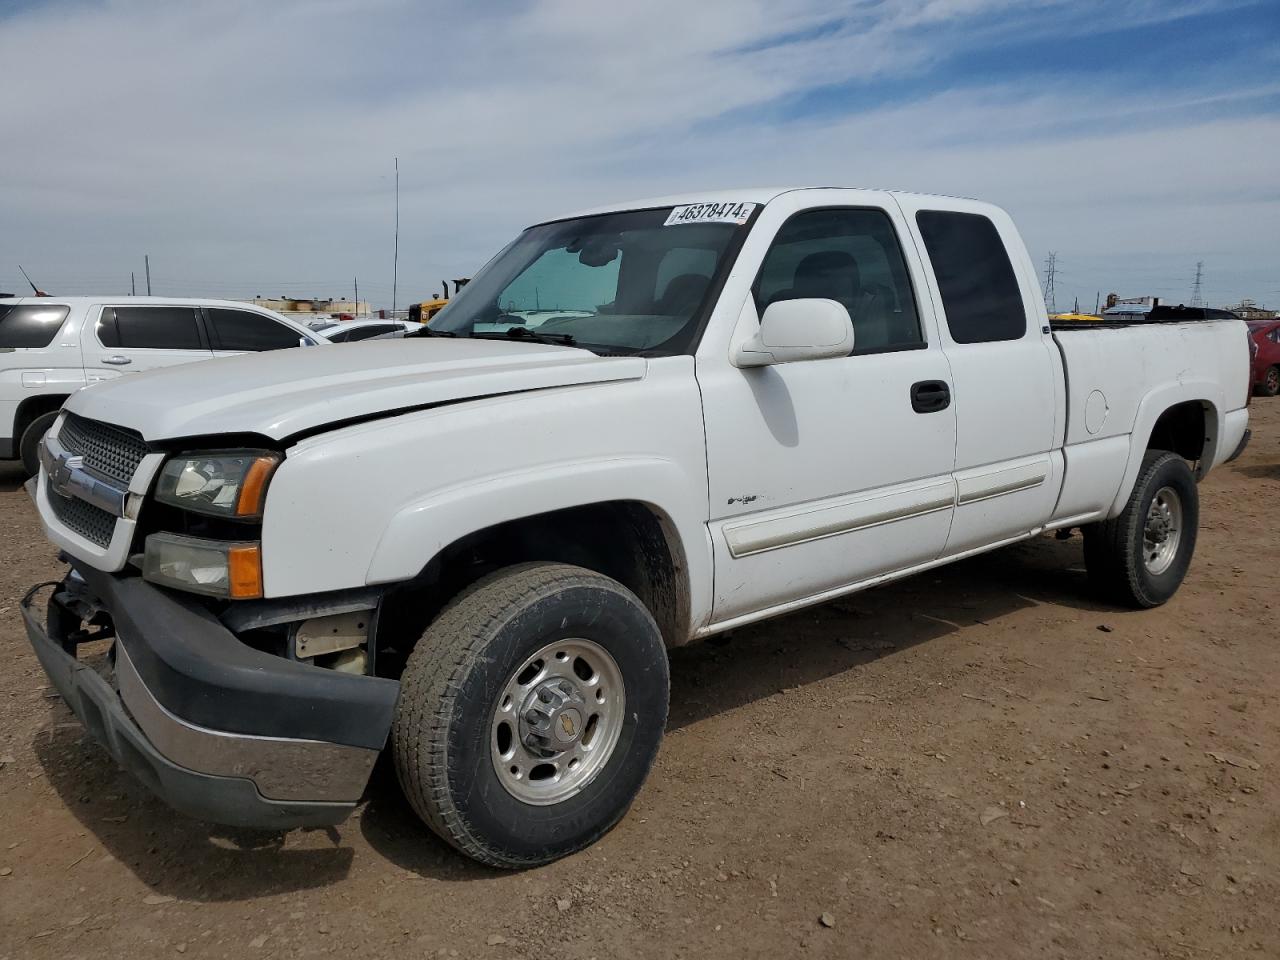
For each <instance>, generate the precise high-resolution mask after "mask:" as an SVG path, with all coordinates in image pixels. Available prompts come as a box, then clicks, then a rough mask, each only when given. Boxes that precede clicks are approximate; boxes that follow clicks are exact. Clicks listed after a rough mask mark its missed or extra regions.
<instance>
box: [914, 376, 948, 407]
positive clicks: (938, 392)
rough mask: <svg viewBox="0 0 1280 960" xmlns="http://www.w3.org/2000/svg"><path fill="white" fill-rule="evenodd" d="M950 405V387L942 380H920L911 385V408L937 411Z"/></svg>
mask: <svg viewBox="0 0 1280 960" xmlns="http://www.w3.org/2000/svg"><path fill="white" fill-rule="evenodd" d="M949 406H951V388H950V387H948V386H947V385H946V383H945V382H944V381H942V380H921V381H920V382H919V383H913V384H912V385H911V409H912V410H914V411H915V412H916V413H937V412H938V411H939V410H945V409H947V407H949Z"/></svg>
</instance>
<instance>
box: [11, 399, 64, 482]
mask: <svg viewBox="0 0 1280 960" xmlns="http://www.w3.org/2000/svg"><path fill="white" fill-rule="evenodd" d="M58 413H59V411H57V410H53V411H50V412H49V413H42V414H40V416H38V417H36V418H35V419H34V420H32V421H31V422H30V423H29V424H27V429H25V430H23V431H22V439H21V440H19V441H18V453H19V456H21V457H22V469H23V470H24V471H25V472H26V475H27V476H28V477H34V476H35V475H36V474H37V473H39V472H40V441H41V440H43V439H44V435H45V434H46V433H48V432H49V428H50V427H52V426H53V422H54V421H55V420H57V419H58Z"/></svg>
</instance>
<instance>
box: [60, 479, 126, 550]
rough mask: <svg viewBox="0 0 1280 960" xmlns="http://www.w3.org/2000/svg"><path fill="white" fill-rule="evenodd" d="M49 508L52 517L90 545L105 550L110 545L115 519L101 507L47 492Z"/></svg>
mask: <svg viewBox="0 0 1280 960" xmlns="http://www.w3.org/2000/svg"><path fill="white" fill-rule="evenodd" d="M49 506H50V507H52V508H53V515H54V516H55V517H57V518H58V522H59V523H61V524H62V525H63V526H64V527H67V528H68V529H70V530H73V531H75V532H76V533H78V534H80V536H82V537H84V538H85V539H86V540H88V541H89V542H90V543H96V544H97V545H98V546H100V547H102V548H103V549H106V548H107V547H108V546H110V545H111V535H112V534H113V533H114V532H115V529H116V518H115V517H113V516H112V515H111V514H109V513H107V511H105V510H103V509H102V508H101V507H95V506H94V505H93V504H91V503H85V502H84V501H83V500H80V499H78V498H76V497H64V496H61V495H59V494H56V493H54V492H53V491H52V490H50V491H49Z"/></svg>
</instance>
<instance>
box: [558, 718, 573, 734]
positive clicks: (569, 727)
mask: <svg viewBox="0 0 1280 960" xmlns="http://www.w3.org/2000/svg"><path fill="white" fill-rule="evenodd" d="M560 726H562V727H564V732H565V733H567V734H568V735H569V736H571V737H572V736H573V733H574V731H573V719H572V718H571V717H570V716H569V715H568V714H567V713H562V714H560Z"/></svg>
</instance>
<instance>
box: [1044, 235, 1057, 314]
mask: <svg viewBox="0 0 1280 960" xmlns="http://www.w3.org/2000/svg"><path fill="white" fill-rule="evenodd" d="M1057 274H1058V255H1057V254H1056V253H1055V252H1053V251H1052V250H1050V251H1049V256H1047V257H1045V261H1044V302H1045V303H1046V304H1048V307H1049V312H1050V313H1057V312H1058V304H1057V302H1056V301H1055V300H1054V297H1053V281H1054V278H1055V277H1056V276H1057Z"/></svg>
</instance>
